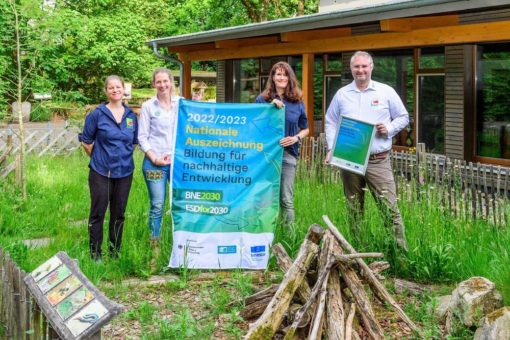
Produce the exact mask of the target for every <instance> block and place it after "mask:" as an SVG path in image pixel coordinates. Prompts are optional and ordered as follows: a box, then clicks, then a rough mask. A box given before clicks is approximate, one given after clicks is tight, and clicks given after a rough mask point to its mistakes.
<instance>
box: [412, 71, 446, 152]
mask: <svg viewBox="0 0 510 340" xmlns="http://www.w3.org/2000/svg"><path fill="white" fill-rule="evenodd" d="M417 83H418V94H417V102H418V109H417V111H418V112H417V116H418V141H419V142H420V143H425V147H426V149H427V152H432V153H444V108H445V105H444V104H445V101H444V74H419V75H418V76H417Z"/></svg>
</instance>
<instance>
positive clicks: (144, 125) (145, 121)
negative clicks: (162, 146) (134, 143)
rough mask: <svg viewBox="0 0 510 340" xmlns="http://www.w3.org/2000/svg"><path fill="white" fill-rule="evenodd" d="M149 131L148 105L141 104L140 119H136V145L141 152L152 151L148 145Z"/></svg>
mask: <svg viewBox="0 0 510 340" xmlns="http://www.w3.org/2000/svg"><path fill="white" fill-rule="evenodd" d="M150 130H151V117H150V109H149V105H148V103H147V102H145V103H143V104H142V110H141V112H140V117H139V118H138V143H139V144H140V149H142V151H143V152H147V151H149V150H151V149H152V146H151V145H150V143H149V134H150Z"/></svg>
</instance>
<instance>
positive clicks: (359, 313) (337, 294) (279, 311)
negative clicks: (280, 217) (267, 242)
mask: <svg viewBox="0 0 510 340" xmlns="http://www.w3.org/2000/svg"><path fill="white" fill-rule="evenodd" d="M324 221H325V222H326V224H327V225H328V230H324V229H323V228H322V227H321V226H319V225H316V224H315V225H312V226H310V228H309V230H308V233H307V235H306V238H305V240H304V241H303V243H302V244H301V247H300V249H299V252H298V254H297V256H296V259H295V260H294V262H292V260H291V258H290V257H289V256H288V255H287V253H286V252H285V250H284V249H283V247H282V246H281V245H279V244H276V245H275V246H273V253H274V254H275V256H276V258H277V260H278V265H279V266H280V267H281V268H282V270H283V271H284V272H285V273H286V274H285V276H284V277H283V280H282V282H281V284H279V285H273V286H271V287H268V288H266V289H264V290H262V291H260V292H258V293H256V294H254V295H252V296H250V297H248V298H247V299H246V301H245V308H244V309H243V310H242V311H241V316H242V317H243V318H244V319H245V320H249V321H253V323H252V324H250V328H249V330H248V333H247V335H246V337H245V339H264V340H267V339H272V338H276V339H281V338H283V339H299V338H307V339H321V338H322V337H323V336H324V337H325V338H327V339H329V340H334V339H342V340H343V339H349V340H350V339H360V338H361V337H360V334H361V336H362V337H364V338H369V339H384V333H383V331H382V328H381V326H380V324H379V322H378V321H377V319H376V317H375V314H374V311H373V309H372V305H371V302H370V298H369V297H368V295H367V292H366V291H365V288H364V284H368V286H369V287H370V288H371V290H372V292H373V293H374V296H375V297H376V298H377V299H379V300H380V301H381V302H383V304H384V305H387V306H390V307H392V308H393V309H394V310H395V312H396V314H397V315H398V316H399V317H400V318H401V319H402V320H403V321H404V322H405V323H406V324H407V325H408V326H409V328H410V329H411V330H413V331H415V332H416V333H417V334H418V335H419V334H420V330H419V329H418V327H417V326H416V325H415V324H414V323H413V322H412V321H411V320H410V319H409V317H408V316H407V315H406V314H405V313H404V311H403V310H402V309H401V308H400V306H399V305H398V304H397V302H396V301H395V300H394V299H393V297H392V296H391V295H390V294H389V293H388V291H387V290H386V288H385V287H384V286H383V285H382V284H381V282H380V281H379V278H380V275H379V272H380V271H381V270H384V269H386V268H388V267H389V265H388V263H387V262H382V261H380V262H373V263H371V265H370V266H369V265H367V264H366V263H365V261H364V260H363V258H366V257H382V256H383V255H382V254H380V253H357V252H356V251H355V249H354V248H353V247H352V246H351V245H350V244H349V242H347V240H346V239H345V238H344V237H343V236H342V234H340V232H339V231H338V229H337V228H336V227H335V226H334V225H333V224H332V223H331V222H330V221H329V219H328V217H327V216H324ZM321 240H322V244H321V245H319V244H320V243H321ZM356 317H357V318H358V322H357V323H356V324H359V325H360V326H359V327H358V329H356V327H353V325H354V324H355V323H354V319H355V318H356ZM360 327H362V329H361V328H360Z"/></svg>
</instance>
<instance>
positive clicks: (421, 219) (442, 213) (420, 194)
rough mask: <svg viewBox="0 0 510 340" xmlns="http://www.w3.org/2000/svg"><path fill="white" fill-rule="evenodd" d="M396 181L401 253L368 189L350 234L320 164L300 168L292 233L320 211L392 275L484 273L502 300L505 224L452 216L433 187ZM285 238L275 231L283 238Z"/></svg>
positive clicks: (509, 232) (451, 279) (507, 279)
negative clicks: (380, 256) (376, 254)
mask: <svg viewBox="0 0 510 340" xmlns="http://www.w3.org/2000/svg"><path fill="white" fill-rule="evenodd" d="M397 182H398V191H399V197H400V198H399V203H398V204H399V208H400V212H401V214H402V218H403V220H404V224H405V226H406V233H407V239H408V243H409V252H408V253H407V254H403V253H401V252H399V251H398V250H397V249H396V247H395V243H394V238H393V234H392V231H391V230H389V229H387V228H385V226H384V221H383V217H382V215H381V213H380V212H379V209H378V208H377V204H376V202H375V200H374V198H373V197H372V195H371V194H370V192H368V191H367V192H366V193H365V214H364V218H363V220H362V222H361V225H360V235H357V236H358V237H354V236H353V234H352V230H351V227H350V219H349V216H348V211H347V202H346V200H345V197H344V195H343V189H342V185H341V181H340V180H339V179H338V178H336V177H334V176H333V173H332V172H331V171H330V170H329V169H325V168H322V167H320V166H319V167H313V168H312V169H311V170H308V169H305V168H304V166H302V168H301V169H300V175H299V176H298V180H297V182H296V187H295V207H296V216H297V222H298V225H299V229H300V230H299V231H298V233H299V234H300V235H302V234H303V233H304V232H305V231H306V228H307V226H308V225H310V224H312V223H319V224H321V220H322V219H321V216H322V215H323V214H327V215H328V216H329V217H330V219H331V221H332V222H333V223H335V225H336V226H337V227H338V228H339V229H340V231H341V232H342V233H343V234H344V235H345V237H346V238H347V239H348V240H349V241H350V242H351V243H352V244H353V246H354V247H355V248H356V249H357V250H358V251H367V252H369V251H381V252H383V253H384V254H385V259H386V260H388V261H389V262H390V264H391V273H392V274H393V275H395V276H398V277H402V278H408V279H411V280H416V281H422V282H446V283H455V282H460V281H462V280H466V279H468V278H469V277H472V276H484V277H486V278H488V279H490V280H492V281H493V282H495V283H496V285H497V287H498V289H499V290H500V291H501V292H502V294H503V295H504V297H505V300H506V301H510V271H509V270H508V268H510V255H509V250H510V248H509V247H508V245H509V244H510V226H493V225H491V224H489V223H487V222H486V221H484V220H480V219H475V220H473V219H465V218H456V217H455V216H454V215H453V213H452V212H451V211H449V210H448V209H446V208H444V207H443V203H442V202H441V198H440V195H438V194H437V190H438V188H436V187H434V186H433V185H429V186H417V185H416V183H415V182H414V181H411V182H408V181H407V180H404V179H403V178H397ZM508 208H509V203H508V202H507V204H506V209H508ZM284 234H285V233H284ZM289 237H290V236H287V237H282V236H280V238H282V240H283V243H285V240H288V239H289ZM297 247H298V245H296V244H294V243H293V244H291V245H290V246H288V247H287V248H288V249H290V250H291V251H295V250H296V249H297Z"/></svg>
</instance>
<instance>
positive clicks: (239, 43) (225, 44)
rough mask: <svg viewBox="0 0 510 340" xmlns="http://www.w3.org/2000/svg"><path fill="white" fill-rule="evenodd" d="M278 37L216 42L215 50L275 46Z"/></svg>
mask: <svg viewBox="0 0 510 340" xmlns="http://www.w3.org/2000/svg"><path fill="white" fill-rule="evenodd" d="M278 38H279V37H278V36H276V35H272V36H265V37H256V38H245V39H228V40H218V41H216V42H215V43H214V45H215V47H216V48H239V47H243V46H252V47H253V46H257V45H266V44H276V43H279V42H280V40H279V39H278Z"/></svg>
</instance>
